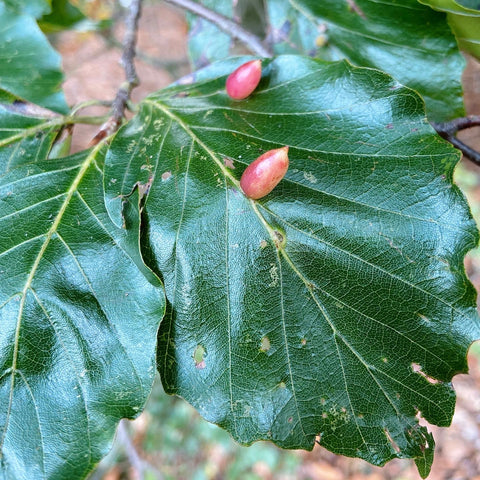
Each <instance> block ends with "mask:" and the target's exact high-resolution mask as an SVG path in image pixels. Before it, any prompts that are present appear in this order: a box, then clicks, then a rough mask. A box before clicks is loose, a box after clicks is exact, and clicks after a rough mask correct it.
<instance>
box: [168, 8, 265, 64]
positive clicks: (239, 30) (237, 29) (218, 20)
mask: <svg viewBox="0 0 480 480" xmlns="http://www.w3.org/2000/svg"><path fill="white" fill-rule="evenodd" d="M166 2H167V3H170V4H172V5H176V6H177V7H181V8H183V9H185V10H188V11H189V12H192V13H194V14H195V15H198V16H199V17H202V18H204V19H205V20H208V21H209V22H211V23H213V24H215V25H216V26H217V27H218V28H220V30H223V31H224V32H226V33H228V34H229V35H231V36H232V37H233V38H236V39H237V40H240V41H241V42H242V43H243V44H245V45H246V46H247V47H248V48H249V49H250V50H251V51H252V52H253V53H254V54H256V55H259V56H260V57H271V56H272V52H271V51H270V50H269V49H268V48H266V47H265V46H264V45H263V44H262V42H261V40H260V39H259V38H258V37H257V36H256V35H254V34H253V33H251V32H249V31H248V30H245V29H244V28H243V27H242V26H241V25H239V24H238V23H236V22H234V21H233V20H230V19H229V18H227V17H224V16H223V15H220V14H219V13H217V12H215V11H213V10H210V9H209V8H206V7H204V6H203V5H202V4H200V3H196V2H194V1H192V0H166Z"/></svg>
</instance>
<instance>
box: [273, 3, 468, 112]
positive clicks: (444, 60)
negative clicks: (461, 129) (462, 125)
mask: <svg viewBox="0 0 480 480" xmlns="http://www.w3.org/2000/svg"><path fill="white" fill-rule="evenodd" d="M267 5H268V11H269V15H270V19H271V28H272V31H273V37H274V39H276V40H277V42H276V47H275V49H276V51H277V52H282V53H284V52H292V51H298V50H300V51H303V52H305V51H307V52H308V53H310V54H314V55H317V56H319V57H322V58H325V59H328V60H335V59H339V58H348V59H349V60H350V61H351V62H352V63H354V64H355V65H358V66H364V67H373V68H378V69H380V70H383V71H385V72H387V73H389V74H390V75H393V76H394V77H395V78H396V79H397V80H399V81H400V82H402V83H403V84H404V85H407V86H409V87H411V88H413V89H415V90H417V91H418V92H419V93H420V94H421V95H422V96H423V97H424V99H425V102H426V104H427V114H428V115H429V118H431V120H448V119H451V118H455V117H458V116H462V115H463V103H462V89H461V74H462V70H463V67H464V61H463V58H462V56H461V55H460V53H459V51H458V48H457V45H456V42H455V38H454V36H453V34H452V33H451V31H450V28H449V26H448V24H447V22H446V17H445V15H444V14H442V13H438V12H435V11H432V10H431V9H429V8H426V7H425V6H424V5H421V4H420V3H418V1H417V0H401V1H393V2H392V1H372V0H355V1H353V0H352V1H350V0H349V1H338V0H325V1H321V2H319V1H317V0H290V1H286V0H269V1H268V2H267ZM309 24H310V26H309ZM312 26H313V27H314V28H313V29H312ZM308 45H310V47H308Z"/></svg>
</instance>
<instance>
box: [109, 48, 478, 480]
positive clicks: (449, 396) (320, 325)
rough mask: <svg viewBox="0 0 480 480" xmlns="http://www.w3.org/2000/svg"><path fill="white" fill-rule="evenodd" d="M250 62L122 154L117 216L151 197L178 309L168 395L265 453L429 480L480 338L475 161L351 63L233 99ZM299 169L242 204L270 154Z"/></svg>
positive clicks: (412, 102) (194, 90)
mask: <svg viewBox="0 0 480 480" xmlns="http://www.w3.org/2000/svg"><path fill="white" fill-rule="evenodd" d="M244 61H245V59H238V60H237V61H236V63H235V62H233V61H226V62H223V63H222V62H220V63H217V64H214V65H212V66H211V67H209V68H208V69H206V70H205V71H204V72H200V73H199V74H198V75H197V77H196V78H197V80H198V83H196V84H193V85H190V86H185V85H183V86H176V87H173V88H170V89H167V90H164V91H161V92H159V93H157V94H154V95H152V96H150V97H148V98H147V99H146V100H145V101H144V102H142V104H141V110H140V112H139V114H138V115H137V116H136V117H135V118H134V119H133V120H132V121H131V122H129V123H128V124H127V125H126V126H125V127H123V128H122V129H121V130H120V131H119V133H118V134H117V135H116V137H115V139H114V141H113V142H112V144H111V146H110V149H109V151H108V152H107V156H106V162H105V171H104V181H105V194H106V205H107V209H108V211H109V214H110V216H111V218H112V219H113V221H114V222H115V223H116V224H117V225H121V223H122V222H123V218H122V203H123V201H124V199H125V198H127V197H128V195H129V194H130V193H131V192H132V189H134V187H135V186H137V187H138V188H139V189H141V191H142V192H143V193H144V194H145V195H146V196H145V197H144V199H143V200H144V206H143V217H142V221H143V228H144V233H143V237H142V248H143V255H144V257H145V259H146V262H147V263H148V264H149V265H150V266H151V267H152V268H153V269H154V270H156V271H157V272H158V273H159V274H161V275H162V277H163V279H164V282H165V288H166V294H167V299H168V307H167V315H166V317H165V319H164V321H163V322H162V325H161V329H160V333H159V346H158V357H157V362H158V366H157V368H158V370H159V371H160V374H161V377H162V381H163V383H164V387H165V389H166V390H167V391H168V392H169V393H175V394H177V395H180V396H182V397H184V398H185V399H187V400H188V401H189V402H190V403H192V404H193V405H194V406H195V407H196V408H197V409H198V410H199V412H200V413H201V414H202V415H203V416H204V417H205V418H206V419H207V420H209V421H211V422H214V423H217V424H219V425H221V426H222V427H224V428H226V429H227V430H229V431H230V432H231V434H232V435H233V436H234V438H235V439H236V440H238V441H239V442H241V443H244V444H249V443H252V442H253V441H256V440H262V439H269V440H272V441H273V442H275V443H276V444H277V445H279V446H281V447H284V448H305V449H311V448H312V447H313V444H314V440H315V438H316V437H317V436H319V435H320V442H321V444H322V445H323V446H324V447H326V448H327V449H329V450H331V451H333V452H336V453H340V454H343V455H348V456H356V457H361V458H363V459H365V460H367V461H369V462H371V463H373V464H376V465H382V464H383V463H385V462H386V461H388V460H389V459H392V458H394V457H409V458H414V459H415V460H416V462H417V466H418V468H419V470H420V473H421V474H422V476H425V475H427V474H428V471H429V469H430V466H431V462H432V459H433V445H434V444H433V438H432V437H431V435H430V434H429V433H428V430H427V428H426V427H424V426H420V425H419V424H418V417H419V416H420V415H421V416H422V417H424V418H425V419H426V420H427V421H428V422H430V423H432V424H436V425H442V426H446V425H448V424H449V423H450V421H451V418H452V414H453V410H454V405H455V395H454V391H453V389H452V385H451V383H450V381H451V379H452V377H453V375H455V374H456V373H459V372H466V370H467V364H466V353H467V349H468V347H469V345H470V343H471V342H472V341H473V340H474V339H476V338H478V336H479V325H478V320H477V316H476V309H475V297H476V294H475V292H474V289H473V287H472V286H471V284H470V283H469V281H468V280H467V278H466V276H465V272H464V267H463V257H464V255H465V253H466V252H467V251H468V250H469V249H471V248H473V247H474V246H475V245H476V244H477V240H478V234H477V230H476V227H475V224H474V222H473V220H472V218H471V216H470V213H469V211H468V207H467V205H466V203H465V200H464V198H463V196H462V195H461V193H460V192H459V190H458V189H457V188H456V187H455V186H454V185H452V171H453V168H454V166H455V164H456V162H457V161H458V158H459V155H458V154H457V153H456V151H455V150H454V149H453V148H451V147H450V146H449V145H448V144H446V143H445V142H444V141H443V140H441V139H440V138H439V137H438V136H437V135H436V134H435V132H434V131H433V130H432V129H431V127H430V126H429V125H428V122H427V121H426V119H425V112H424V106H423V102H422V100H421V99H420V97H419V96H418V95H417V94H416V93H415V92H414V91H412V90H410V89H408V88H405V87H403V86H402V85H400V84H399V83H397V82H396V81H395V80H393V79H392V78H391V77H389V76H387V75H386V74H384V73H381V72H379V71H376V70H370V69H363V68H356V67H353V66H352V65H350V64H349V63H347V62H339V63H332V64H329V63H324V62H320V61H316V60H313V59H308V58H301V57H290V56H284V57H279V58H277V59H275V60H272V61H268V62H267V61H266V62H264V70H263V72H264V73H263V78H262V81H261V83H260V85H259V88H258V89H257V91H256V92H255V93H254V94H253V95H252V96H251V97H250V98H249V99H247V100H245V101H243V102H235V101H232V100H231V99H230V98H229V97H228V96H227V95H226V93H225V91H224V85H225V79H226V76H227V75H228V73H230V72H231V71H232V70H233V69H234V68H235V67H236V66H238V65H239V64H241V63H243V62H244ZM282 145H288V146H289V147H290V150H289V156H290V169H289V171H288V172H287V175H286V177H285V178H284V180H283V181H282V182H281V183H280V185H279V186H278V187H277V188H276V189H275V190H274V191H273V192H272V193H271V194H269V195H268V196H266V197H265V198H263V199H260V200H259V201H252V200H249V199H247V198H246V197H245V196H244V195H243V194H242V192H241V191H240V190H239V182H238V180H239V179H240V176H241V173H242V171H243V170H244V169H245V167H246V166H247V165H248V164H249V163H250V162H251V161H253V160H254V159H255V158H256V157H257V156H258V155H259V154H261V153H263V152H264V151H266V150H269V149H272V148H278V147H281V146H282Z"/></svg>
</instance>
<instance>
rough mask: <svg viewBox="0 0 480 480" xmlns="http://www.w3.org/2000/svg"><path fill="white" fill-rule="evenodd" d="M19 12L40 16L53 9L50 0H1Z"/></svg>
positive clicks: (0, 0) (0, 1)
mask: <svg viewBox="0 0 480 480" xmlns="http://www.w3.org/2000/svg"><path fill="white" fill-rule="evenodd" d="M0 3H3V4H5V5H7V6H8V7H9V8H10V9H12V10H14V11H15V12H17V13H25V14H27V15H31V16H32V17H35V18H38V17H40V16H42V15H46V14H49V13H50V12H51V10H52V8H51V1H50V0H0Z"/></svg>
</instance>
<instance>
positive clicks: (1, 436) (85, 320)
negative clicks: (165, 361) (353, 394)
mask: <svg viewBox="0 0 480 480" xmlns="http://www.w3.org/2000/svg"><path fill="white" fill-rule="evenodd" d="M8 121H9V122H10V123H8ZM55 121H58V119H55V118H54V119H53V120H52V119H39V118H28V117H27V116H26V115H24V116H22V115H20V114H19V113H18V112H16V113H15V115H13V114H12V112H11V111H10V110H9V109H8V106H4V108H3V109H2V108H0V146H1V147H2V148H0V152H1V155H0V162H1V166H2V169H1V171H0V230H1V231H2V235H1V236H0V278H1V282H0V322H1V325H2V329H1V332H0V361H1V365H2V367H1V375H0V405H1V408H0V452H1V458H2V461H1V466H0V478H2V479H16V480H24V479H25V480H27V479H28V480H30V479H35V480H37V479H38V480H46V479H49V480H50V479H65V480H67V479H68V480H70V479H72V478H75V479H82V478H84V477H86V476H87V474H88V473H89V472H90V471H91V469H92V468H93V467H94V465H95V464H96V463H97V462H98V461H99V460H100V458H101V457H103V456H104V455H105V454H106V453H107V451H108V449H109V447H110V445H111V442H112V439H113V435H114V432H115V428H116V425H117V423H118V421H119V420H120V419H121V418H122V417H129V418H132V417H135V416H136V415H138V413H139V412H140V411H141V409H142V408H143V405H144V403H145V401H146V398H147V396H148V394H149V392H150V389H151V385H152V381H153V377H154V374H155V349H156V332H157V329H158V324H159V322H160V320H161V318H162V315H163V310H164V296H163V289H162V286H161V284H160V282H159V281H158V279H157V278H156V277H155V276H154V275H153V274H152V273H151V272H150V271H149V270H148V269H147V268H146V267H145V266H144V265H143V264H142V262H141V259H139V258H138V255H137V253H136V252H138V209H137V207H136V206H135V202H134V200H133V197H132V204H131V209H129V207H128V206H127V207H126V208H127V210H125V212H126V224H127V225H128V226H129V227H130V230H129V231H130V232H131V233H132V232H134V231H137V235H135V234H133V235H131V236H130V237H129V238H128V239H127V238H126V236H125V234H124V231H122V230H119V229H117V227H115V226H114V225H113V224H112V222H111V221H110V220H109V217H108V215H107V212H106V210H105V207H104V202H103V189H102V173H101V172H102V171H101V168H102V158H103V156H102V152H96V151H90V152H83V153H80V154H77V155H74V156H70V157H65V158H62V159H49V160H46V158H47V155H48V154H49V149H50V146H51V143H52V141H53V138H54V132H53V130H54V128H55V126H54V125H53V124H54V123H55ZM42 122H43V123H42ZM7 124H9V125H10V126H14V128H10V129H8V128H4V127H5V125H7ZM57 128H59V126H58V125H57ZM22 129H24V131H23V132H24V133H23V136H22V135H20V138H19V132H22ZM28 132H30V134H29V133H28ZM130 211H131V213H132V215H129V214H128V212H130ZM130 221H131V222H133V224H132V225H130Z"/></svg>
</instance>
